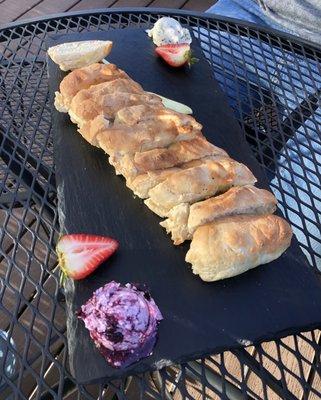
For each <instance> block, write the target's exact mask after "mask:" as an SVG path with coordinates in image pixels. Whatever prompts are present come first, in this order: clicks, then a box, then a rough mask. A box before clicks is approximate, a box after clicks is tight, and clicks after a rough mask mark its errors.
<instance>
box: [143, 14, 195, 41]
mask: <svg viewBox="0 0 321 400" xmlns="http://www.w3.org/2000/svg"><path fill="white" fill-rule="evenodd" d="M146 32H147V33H148V36H149V37H151V38H152V39H153V42H154V43H155V44H156V46H162V45H165V44H178V43H188V44H190V43H192V38H191V35H190V33H189V30H188V29H186V28H183V27H182V25H181V24H180V23H179V22H178V21H176V19H174V18H171V17H162V18H160V19H159V20H157V21H156V22H155V24H154V26H153V28H152V29H148V30H147V31H146Z"/></svg>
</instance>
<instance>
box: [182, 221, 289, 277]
mask: <svg viewBox="0 0 321 400" xmlns="http://www.w3.org/2000/svg"><path fill="white" fill-rule="evenodd" d="M291 238H292V229H291V226H290V225H289V223H288V222H287V221H285V220H284V219H283V218H281V217H278V216H276V215H260V216H253V215H246V216H245V215H243V216H234V217H230V218H227V219H224V220H222V221H216V222H214V223H210V224H207V225H203V226H200V227H199V228H197V229H196V231H195V233H194V236H193V240H192V242H191V247H190V249H189V251H188V252H187V254H186V258H185V260H186V261H187V262H189V263H191V264H192V270H193V273H194V274H196V275H199V276H200V278H201V279H202V280H203V281H206V282H213V281H217V280H220V279H225V278H230V277H232V276H236V275H239V274H241V273H243V272H246V271H248V270H249V269H252V268H255V267H257V266H259V265H261V264H266V263H269V262H270V261H273V260H275V259H277V258H278V257H280V256H281V254H282V253H283V252H284V251H285V250H286V249H287V248H288V247H289V246H290V243H291Z"/></svg>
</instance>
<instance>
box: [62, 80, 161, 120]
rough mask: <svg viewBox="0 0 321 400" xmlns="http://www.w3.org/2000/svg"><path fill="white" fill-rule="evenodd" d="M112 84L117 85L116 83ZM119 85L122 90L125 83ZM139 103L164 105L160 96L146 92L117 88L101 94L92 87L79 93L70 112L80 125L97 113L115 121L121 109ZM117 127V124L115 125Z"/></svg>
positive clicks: (71, 104)
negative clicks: (123, 90)
mask: <svg viewBox="0 0 321 400" xmlns="http://www.w3.org/2000/svg"><path fill="white" fill-rule="evenodd" d="M128 81H129V80H128ZM112 86H114V87H117V85H116V84H113V85H112ZM118 86H120V90H122V87H123V86H125V85H123V84H122V85H118ZM128 89H129V90H130V89H131V88H130V87H128ZM88 92H89V93H88ZM87 95H88V96H87ZM138 104H150V105H152V106H154V107H155V108H156V107H162V101H161V100H160V98H159V97H158V96H155V95H152V94H148V93H146V92H141V93H130V92H122V91H117V90H116V89H115V90H114V91H112V92H111V93H105V94H104V95H100V94H99V92H98V91H97V92H94V90H92V88H90V89H85V90H81V91H80V92H79V93H77V95H76V96H75V97H74V98H73V99H72V101H71V103H70V109H69V113H72V116H73V117H74V119H76V121H77V123H78V125H79V126H81V125H82V124H84V123H85V122H87V121H90V120H93V119H94V118H96V117H97V115H103V116H104V117H105V118H108V119H110V120H112V121H113V120H114V118H115V114H116V113H117V112H118V111H119V110H121V109H122V108H125V107H130V106H134V105H138ZM75 117H76V118H75ZM115 127H117V126H116V125H115Z"/></svg>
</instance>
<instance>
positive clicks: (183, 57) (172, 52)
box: [155, 43, 198, 67]
mask: <svg viewBox="0 0 321 400" xmlns="http://www.w3.org/2000/svg"><path fill="white" fill-rule="evenodd" d="M155 52H156V54H158V55H159V56H160V57H162V59H163V60H165V61H166V62H167V64H169V65H170V66H172V67H181V66H183V65H185V64H187V65H188V66H189V67H190V66H191V65H192V64H194V63H195V62H196V61H198V59H197V58H195V57H192V50H191V47H190V45H189V44H187V43H180V44H166V45H164V46H159V47H156V49H155Z"/></svg>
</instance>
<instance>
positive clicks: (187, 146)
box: [110, 133, 227, 179]
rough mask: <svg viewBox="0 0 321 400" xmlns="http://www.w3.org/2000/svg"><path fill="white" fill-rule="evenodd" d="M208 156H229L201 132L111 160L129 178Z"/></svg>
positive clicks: (116, 156)
mask: <svg viewBox="0 0 321 400" xmlns="http://www.w3.org/2000/svg"><path fill="white" fill-rule="evenodd" d="M206 156H220V157H227V153H226V152H225V151H224V150H222V149H220V148H218V147H216V146H214V145H212V144H211V143H209V142H208V141H207V140H206V139H205V138H204V136H203V135H202V134H201V133H200V134H199V136H197V137H196V138H195V139H191V140H181V141H179V142H176V143H173V144H171V145H170V146H169V147H165V148H156V149H153V150H148V151H143V152H138V153H135V154H117V155H115V157H113V158H112V159H111V161H110V162H111V164H112V165H114V167H115V169H116V171H117V172H118V173H119V174H122V175H124V176H125V177H126V178H127V179H128V178H134V177H135V176H137V175H139V174H144V173H146V172H148V171H155V170H160V169H166V168H172V167H178V166H180V165H182V164H184V163H186V162H190V161H192V160H197V159H200V158H203V157H206Z"/></svg>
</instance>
